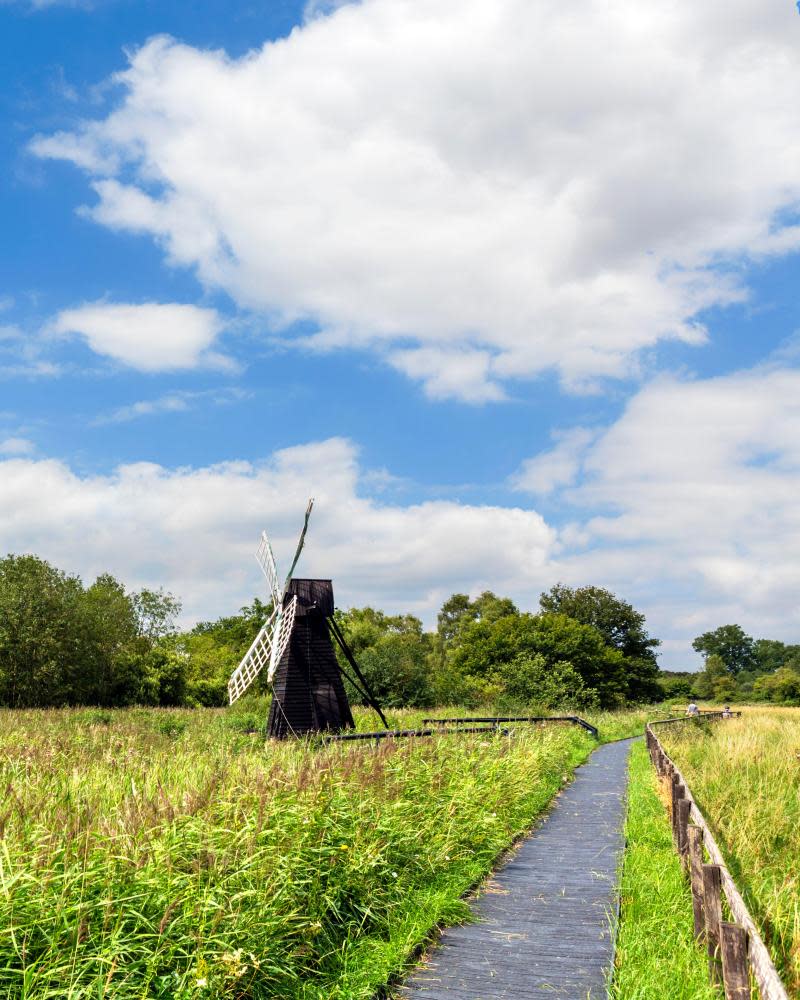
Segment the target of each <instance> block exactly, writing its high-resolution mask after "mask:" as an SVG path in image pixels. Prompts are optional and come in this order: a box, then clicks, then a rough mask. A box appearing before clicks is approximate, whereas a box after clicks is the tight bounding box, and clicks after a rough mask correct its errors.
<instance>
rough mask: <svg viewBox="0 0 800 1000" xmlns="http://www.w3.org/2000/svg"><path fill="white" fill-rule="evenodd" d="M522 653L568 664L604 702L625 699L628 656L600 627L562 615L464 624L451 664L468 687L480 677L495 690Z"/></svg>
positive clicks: (509, 617) (549, 662)
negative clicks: (611, 643)
mask: <svg viewBox="0 0 800 1000" xmlns="http://www.w3.org/2000/svg"><path fill="white" fill-rule="evenodd" d="M519 654H527V655H530V656H534V655H535V654H540V655H541V656H542V658H543V659H544V662H545V663H546V664H547V666H548V668H553V667H554V666H555V664H556V663H564V662H566V663H569V664H570V665H571V666H572V668H573V669H574V670H575V671H576V672H577V674H578V675H579V676H580V678H581V680H582V682H583V684H584V685H585V687H587V688H591V689H592V690H594V691H596V692H597V696H598V699H599V702H600V704H601V705H603V706H606V707H609V706H612V705H615V704H618V703H620V702H621V701H623V700H624V699H625V697H626V693H627V687H626V676H625V668H626V660H625V657H624V656H623V655H622V654H621V653H620V652H619V650H616V649H611V648H610V647H609V646H608V645H606V643H605V641H604V639H603V636H601V635H600V633H599V632H598V631H597V629H595V628H593V627H592V626H591V625H583V624H581V623H580V622H577V621H575V620H574V619H573V618H569V617H567V615H562V614H549V613H548V614H541V615H529V614H517V615H506V616H504V617H501V618H498V619H496V620H495V621H489V622H487V621H476V622H473V623H472V624H470V625H467V626H465V627H464V629H463V631H462V633H461V635H460V637H459V642H458V644H457V645H455V646H454V647H453V648H452V649H451V651H450V653H449V655H448V663H449V666H450V668H451V669H452V670H454V671H455V672H456V673H457V674H459V675H460V676H461V677H462V679H464V680H465V682H467V684H466V686H467V687H468V686H469V683H470V682H471V683H472V684H473V685H475V682H476V681H478V682H482V683H483V685H487V684H488V685H489V686H488V688H487V690H488V691H489V692H492V691H494V690H496V689H497V688H496V682H497V681H498V680H500V679H502V675H503V669H504V667H505V665H506V664H508V663H510V662H511V661H512V660H513V659H514V658H515V657H516V656H518V655H519ZM492 682H495V683H494V684H492ZM478 687H479V688H480V684H478Z"/></svg>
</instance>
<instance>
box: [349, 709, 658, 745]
mask: <svg viewBox="0 0 800 1000" xmlns="http://www.w3.org/2000/svg"><path fill="white" fill-rule="evenodd" d="M385 714H386V717H387V721H388V723H389V726H390V727H391V728H393V729H394V728H397V729H403V728H415V727H419V726H421V725H422V720H423V719H428V718H437V719H438V718H442V719H444V718H452V719H456V718H459V717H461V716H486V717H488V716H491V715H494V714H495V712H494V711H493V710H492V709H465V708H457V707H453V706H452V705H451V706H448V707H447V708H441V709H433V708H427V709H411V710H409V709H402V710H399V711H398V710H395V711H389V712H386V713H385ZM496 714H497V715H500V716H510V715H526V714H528V713H527V712H523V711H520V712H509V711H501V712H497V713H496ZM530 714H531V715H578V716H579V717H580V718H582V719H585V720H586V722H589V723H591V724H592V725H593V726H596V727H597V729H598V731H599V734H600V736H599V739H600V742H601V743H611V742H613V741H614V740H622V739H627V738H628V737H630V736H641V735H642V733H643V732H644V726H645V723H646V722H648V721H652V720H653V719H656V718H667V717H668V711H667V710H664V709H662V708H661V707H660V706H650V707H647V706H645V707H642V708H634V709H625V710H623V711H617V712H610V711H605V712H603V711H595V712H583V711H578V712H572V711H567V710H565V711H564V712H561V711H551V710H549V709H541V710H535V711H531V713H530ZM355 716H356V728H357V729H360V730H365V731H370V730H374V729H380V728H381V726H380V725H379V724H377V719H376V716H375V715H374V714H371V713H370V712H369V711H368V710H367V709H360V710H359V709H356V711H355ZM476 725H478V723H476Z"/></svg>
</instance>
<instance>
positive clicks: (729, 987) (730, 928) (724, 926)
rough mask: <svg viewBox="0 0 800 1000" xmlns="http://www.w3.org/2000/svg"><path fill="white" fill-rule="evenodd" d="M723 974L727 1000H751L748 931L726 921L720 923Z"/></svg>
mask: <svg viewBox="0 0 800 1000" xmlns="http://www.w3.org/2000/svg"><path fill="white" fill-rule="evenodd" d="M720 937H721V939H722V973H723V979H724V982H725V1000H750V970H749V968H748V965H747V931H746V930H745V929H744V927H740V926H739V924H731V923H728V922H727V921H726V920H723V921H721V923H720Z"/></svg>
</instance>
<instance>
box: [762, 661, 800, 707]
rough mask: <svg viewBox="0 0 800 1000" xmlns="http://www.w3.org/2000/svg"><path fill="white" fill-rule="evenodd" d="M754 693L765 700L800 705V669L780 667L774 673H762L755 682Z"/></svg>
mask: <svg viewBox="0 0 800 1000" xmlns="http://www.w3.org/2000/svg"><path fill="white" fill-rule="evenodd" d="M753 694H754V696H755V697H756V698H761V699H764V700H765V701H773V702H779V703H782V704H784V705H800V670H796V669H794V668H793V667H779V668H778V669H777V670H776V671H775V673H774V674H762V675H761V676H760V677H757V678H756V680H755V682H754V684H753Z"/></svg>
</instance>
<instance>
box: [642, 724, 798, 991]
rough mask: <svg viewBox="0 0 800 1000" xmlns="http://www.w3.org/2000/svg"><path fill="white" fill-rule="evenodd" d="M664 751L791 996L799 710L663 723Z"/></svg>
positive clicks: (795, 932)
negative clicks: (683, 781)
mask: <svg viewBox="0 0 800 1000" xmlns="http://www.w3.org/2000/svg"><path fill="white" fill-rule="evenodd" d="M659 738H660V739H661V740H662V742H663V743H664V746H665V749H666V750H667V751H668V752H669V753H670V755H671V756H672V757H673V758H674V760H675V762H676V763H677V764H678V766H679V767H680V769H681V770H682V771H683V773H684V776H685V777H686V780H687V781H688V783H689V785H690V787H691V789H692V793H693V794H694V796H695V798H696V799H697V802H698V805H699V806H700V809H701V810H702V812H703V814H704V815H705V817H706V819H707V820H708V822H709V824H710V826H711V827H712V829H713V830H714V833H715V836H717V839H718V841H719V844H720V847H721V849H722V851H723V853H724V855H725V859H726V861H727V863H728V866H729V868H730V870H731V874H732V875H733V877H734V879H735V881H736V883H737V885H738V886H739V889H740V890H741V892H742V894H743V895H744V897H745V899H746V902H747V905H748V909H749V910H750V912H751V913H752V914H753V917H754V919H755V920H756V923H758V924H759V925H760V927H761V929H762V932H763V934H764V937H765V940H766V943H767V945H768V947H769V948H770V951H771V953H772V957H773V960H774V961H775V964H776V966H777V968H778V970H779V972H780V973H781V975H782V977H783V980H784V982H785V983H786V986H787V988H788V990H789V993H790V994H793V995H800V710H798V709H769V710H756V709H750V710H746V711H745V713H744V714H743V716H742V718H741V719H733V720H728V721H725V722H723V723H712V724H698V725H695V724H691V725H684V726H674V727H673V726H667V727H664V729H662V730H661V732H660V733H659Z"/></svg>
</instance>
